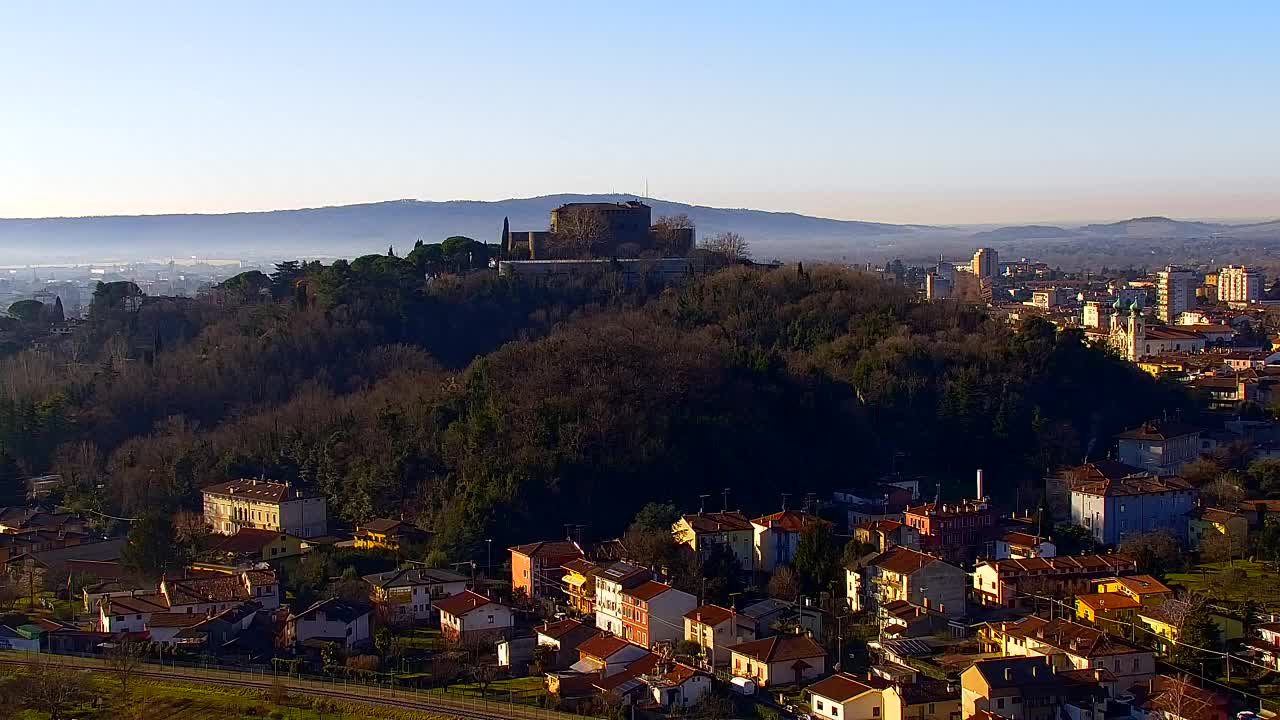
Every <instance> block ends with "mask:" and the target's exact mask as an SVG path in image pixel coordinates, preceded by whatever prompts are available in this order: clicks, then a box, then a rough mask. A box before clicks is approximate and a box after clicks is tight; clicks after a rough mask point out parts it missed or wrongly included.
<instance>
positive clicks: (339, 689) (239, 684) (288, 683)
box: [0, 654, 589, 720]
mask: <svg viewBox="0 0 1280 720" xmlns="http://www.w3.org/2000/svg"><path fill="white" fill-rule="evenodd" d="M30 657H31V659H19V658H15V657H14V656H13V654H8V657H0V665H9V666H23V667H27V666H31V665H33V664H34V659H35V658H39V659H40V662H53V663H55V664H61V665H65V666H70V667H76V668H80V669H84V670H93V671H100V672H111V669H110V668H109V667H108V666H107V664H106V663H105V662H104V661H102V660H98V659H96V658H81V657H75V656H65V655H32V656H30ZM134 676H135V677H141V678H148V679H153V680H170V681H177V682H183V683H194V684H200V685H214V686H218V687H232V688H246V689H254V690H269V689H271V688H273V687H274V686H275V682H276V680H277V679H279V680H280V681H281V682H282V683H283V687H284V688H285V689H286V690H288V691H289V692H290V693H295V694H300V695H307V696H310V697H318V698H325V699H329V700H337V701H341V702H347V703H355V704H361V705H374V706H379V707H389V708H394V709H397V710H419V711H422V712H425V713H434V714H436V715H444V716H448V717H452V718H456V720H564V719H566V718H575V719H576V720H589V719H588V718H581V717H580V716H572V715H567V714H565V713H561V712H556V711H551V710H544V709H541V708H530V707H525V706H521V705H515V704H507V705H502V704H500V703H484V704H483V705H482V704H481V703H479V702H477V703H474V704H473V703H468V702H467V701H466V700H454V699H449V698H436V697H431V696H429V695H424V694H422V693H420V692H416V691H413V690H399V689H395V688H385V687H380V686H376V685H327V684H325V683H323V682H319V681H314V680H300V679H298V678H289V677H286V676H270V675H257V676H255V675H252V674H250V673H245V672H239V671H234V670H202V669H198V668H180V669H174V670H165V669H161V668H157V667H147V666H144V667H142V668H139V669H138V670H136V671H134Z"/></svg>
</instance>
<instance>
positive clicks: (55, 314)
mask: <svg viewBox="0 0 1280 720" xmlns="http://www.w3.org/2000/svg"><path fill="white" fill-rule="evenodd" d="M66 319H67V314H66V311H64V310H63V309H62V298H61V297H60V296H59V297H55V298H54V299H53V310H52V311H50V315H49V320H50V322H55V323H60V322H63V321H65V320H66Z"/></svg>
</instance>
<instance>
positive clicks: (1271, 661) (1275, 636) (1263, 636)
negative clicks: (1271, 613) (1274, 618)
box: [1245, 622, 1280, 672]
mask: <svg viewBox="0 0 1280 720" xmlns="http://www.w3.org/2000/svg"><path fill="white" fill-rule="evenodd" d="M1254 630H1255V631H1257V633H1258V637H1256V638H1249V639H1247V640H1245V647H1246V648H1248V650H1249V651H1250V652H1251V653H1252V654H1253V656H1254V657H1256V658H1257V659H1258V661H1259V662H1260V663H1262V664H1263V665H1265V666H1267V667H1268V668H1270V669H1271V670H1274V671H1276V672H1280V622H1269V623H1263V624H1261V625H1258V626H1257V627H1255V628H1254Z"/></svg>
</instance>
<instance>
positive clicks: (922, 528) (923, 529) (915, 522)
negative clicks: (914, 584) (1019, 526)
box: [903, 498, 996, 562]
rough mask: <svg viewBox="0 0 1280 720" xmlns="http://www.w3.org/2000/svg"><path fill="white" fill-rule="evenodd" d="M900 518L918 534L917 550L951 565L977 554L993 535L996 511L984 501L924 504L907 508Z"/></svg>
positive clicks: (982, 499) (993, 537)
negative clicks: (949, 562) (951, 562)
mask: <svg viewBox="0 0 1280 720" xmlns="http://www.w3.org/2000/svg"><path fill="white" fill-rule="evenodd" d="M903 517H904V520H903V522H905V523H906V524H907V525H910V526H911V527H913V528H915V529H916V531H917V532H919V533H920V549H921V550H924V551H925V552H929V553H933V554H936V555H938V556H939V557H942V558H944V559H947V560H950V561H953V562H960V561H966V560H968V559H971V558H973V557H974V556H976V555H978V554H979V553H980V552H981V551H982V550H983V549H984V548H985V547H986V545H987V543H988V542H990V541H991V540H993V539H995V535H996V511H995V509H994V508H992V507H991V505H990V504H989V503H988V502H987V501H986V499H985V498H980V499H976V500H961V501H960V502H957V503H947V502H927V503H923V504H921V505H916V506H914V507H908V508H907V510H906V512H905V513H904V515H903Z"/></svg>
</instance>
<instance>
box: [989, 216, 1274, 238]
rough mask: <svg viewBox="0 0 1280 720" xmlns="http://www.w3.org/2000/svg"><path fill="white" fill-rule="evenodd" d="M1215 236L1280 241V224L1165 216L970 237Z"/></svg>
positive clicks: (1034, 227) (1019, 228) (1012, 228)
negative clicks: (1221, 221) (1232, 223)
mask: <svg viewBox="0 0 1280 720" xmlns="http://www.w3.org/2000/svg"><path fill="white" fill-rule="evenodd" d="M1214 235H1220V236H1224V237H1234V238H1241V239H1247V238H1263V237H1280V220H1272V221H1268V222H1260V223H1248V224H1243V225H1230V224H1226V223H1210V222H1198V221H1194V220H1174V219H1173V218H1167V217H1162V216H1150V217H1138V218H1130V219H1128V220H1121V221H1119V222H1113V223H1093V224H1089V225H1083V226H1081V227H1079V228H1074V229H1073V228H1063V227H1057V226H1053V225H1011V226H1008V227H1001V228H996V229H994V230H985V231H982V232H977V233H974V234H973V235H971V236H970V237H972V238H973V239H974V240H986V241H1001V240H1004V241H1018V240H1034V239H1062V238H1083V237H1093V238H1114V239H1125V238H1131V239H1135V240H1136V239H1142V240H1151V239H1168V240H1175V239H1177V240H1182V239H1189V238H1207V237H1211V236H1214Z"/></svg>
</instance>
